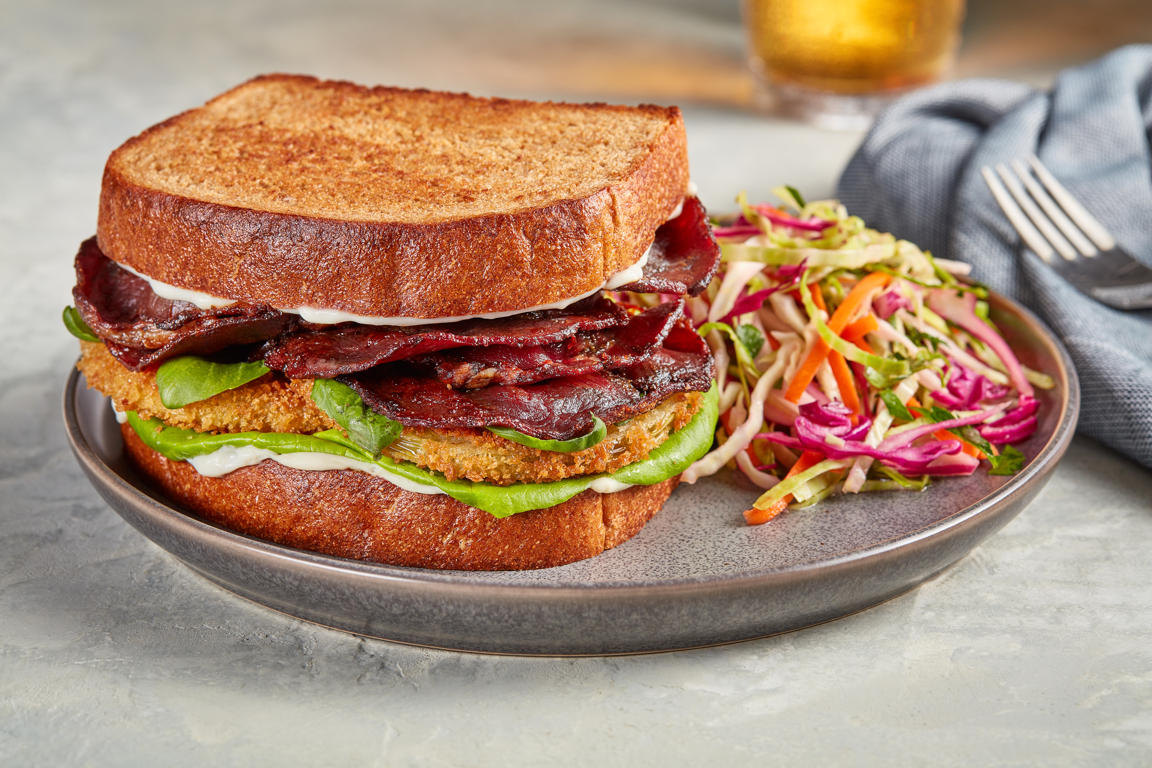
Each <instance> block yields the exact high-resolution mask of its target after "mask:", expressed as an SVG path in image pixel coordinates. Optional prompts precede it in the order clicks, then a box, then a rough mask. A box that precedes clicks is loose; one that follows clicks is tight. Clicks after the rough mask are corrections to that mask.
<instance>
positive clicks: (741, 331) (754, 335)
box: [736, 325, 764, 359]
mask: <svg viewBox="0 0 1152 768" xmlns="http://www.w3.org/2000/svg"><path fill="white" fill-rule="evenodd" d="M736 335H737V336H738V337H739V338H740V341H742V342H743V343H744V346H745V347H746V348H747V349H748V354H749V355H751V356H752V358H753V359H755V358H756V355H758V354H760V350H762V349H764V334H762V333H761V332H760V329H759V328H757V327H756V326H754V325H739V326H737V327H736Z"/></svg>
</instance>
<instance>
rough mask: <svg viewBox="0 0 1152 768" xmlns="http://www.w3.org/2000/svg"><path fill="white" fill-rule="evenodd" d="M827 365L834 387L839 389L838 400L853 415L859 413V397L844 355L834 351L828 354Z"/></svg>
mask: <svg viewBox="0 0 1152 768" xmlns="http://www.w3.org/2000/svg"><path fill="white" fill-rule="evenodd" d="M828 365H829V366H831V368H832V375H833V376H834V377H835V378H836V386H838V387H839V388H840V400H841V402H843V403H844V405H846V406H848V408H849V409H850V410H851V411H852V413H854V414H859V413H860V397H859V395H857V393H856V382H854V381H853V380H852V371H851V370H850V369H849V368H848V362H847V361H846V360H845V359H844V355H842V354H840V353H839V352H837V351H836V350H834V349H833V350H831V351H830V352H829V353H828Z"/></svg>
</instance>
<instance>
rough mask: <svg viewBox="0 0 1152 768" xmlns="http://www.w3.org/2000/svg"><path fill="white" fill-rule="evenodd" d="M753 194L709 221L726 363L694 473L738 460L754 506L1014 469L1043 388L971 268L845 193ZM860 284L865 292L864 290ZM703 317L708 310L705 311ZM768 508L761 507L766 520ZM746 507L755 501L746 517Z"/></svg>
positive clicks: (1047, 381)
mask: <svg viewBox="0 0 1152 768" xmlns="http://www.w3.org/2000/svg"><path fill="white" fill-rule="evenodd" d="M775 193H776V195H777V197H779V198H780V199H781V201H782V203H783V204H782V206H779V207H776V206H770V205H765V204H756V205H753V204H750V203H749V202H748V200H747V199H746V197H745V196H744V195H743V194H741V195H740V196H739V197H738V198H737V201H736V202H737V203H738V205H739V208H740V213H739V214H738V215H737V216H735V217H733V218H730V219H728V220H724V221H716V222H714V223H713V232H714V234H715V235H716V237H717V239H718V240H719V242H720V247H721V253H722V256H723V264H722V266H721V269H722V272H721V275H720V277H719V279H718V280H716V281H714V282H713V286H712V287H711V288H710V290H709V291H708V292H707V293H706V294H705V295H703V296H701V297H700V298H699V299H696V300H694V301H698V302H700V306H699V307H697V308H696V309H694V313H695V314H694V317H695V316H697V315H698V316H699V317H698V318H697V319H698V322H697V325H698V326H699V327H700V332H701V333H703V334H707V335H708V338H709V341H710V343H711V344H712V346H713V349H714V350H715V351H716V352H717V362H718V364H720V366H721V367H722V368H723V370H722V371H721V381H722V382H725V381H728V379H729V378H734V379H735V381H728V384H727V386H726V387H724V385H723V383H722V384H721V386H722V387H723V388H724V397H723V398H722V405H721V413H722V417H721V420H720V423H721V427H720V428H719V429H718V430H717V436H718V443H719V447H717V448H716V449H714V450H713V451H711V452H710V453H708V454H707V455H706V456H704V457H703V458H701V459H700V460H699V461H697V462H696V463H695V464H693V465H692V466H691V467H689V468H688V470H687V471H686V472H685V473H684V475H683V478H682V479H683V480H684V481H685V482H689V483H691V482H695V481H696V480H697V479H698V478H700V477H703V476H706V475H710V474H712V473H714V472H716V471H718V470H719V469H720V468H721V467H722V466H725V465H727V466H730V467H733V468H734V469H736V470H737V471H740V472H743V473H744V474H745V475H746V476H747V477H748V478H749V479H750V480H751V481H752V482H753V483H754V484H756V485H757V486H759V487H760V488H763V489H766V492H765V493H764V495H762V496H761V497H760V498H759V499H758V500H757V501H756V503H755V505H754V507H755V509H757V510H774V511H779V509H782V508H783V507H782V505H786V504H788V503H789V502H791V503H793V504H794V505H795V506H801V505H807V504H811V503H815V502H816V501H818V500H819V499H822V498H824V497H826V496H827V495H829V494H832V493H858V492H867V491H884V490H923V489H924V488H925V487H926V486H927V485H928V484H929V481H930V478H931V477H933V476H947V475H965V474H971V473H972V472H973V471H975V469H976V468H977V466H979V465H980V464H982V463H986V464H987V465H988V466H989V468H990V471H991V472H993V473H995V474H1010V473H1012V472H1015V471H1018V470H1019V468H1020V467H1021V466H1022V463H1023V456H1022V454H1020V452H1019V451H1018V450H1016V449H1014V448H1012V447H1010V446H1009V445H1007V444H1008V443H1015V442H1019V441H1022V440H1025V439H1026V438H1027V437H1028V436H1029V435H1031V434H1032V432H1033V431H1034V430H1035V428H1036V423H1037V418H1036V411H1037V408H1038V403H1037V400H1036V399H1035V392H1034V388H1036V387H1038V388H1041V389H1047V388H1051V387H1052V386H1053V385H1054V382H1053V380H1052V378H1051V377H1050V376H1048V375H1047V374H1045V373H1043V372H1039V371H1032V370H1030V369H1028V368H1026V367H1024V366H1023V365H1022V364H1021V363H1020V362H1019V361H1018V360H1017V359H1016V357H1015V355H1014V354H1013V352H1012V351H1011V349H1010V348H1009V347H1008V344H1007V343H1006V342H1005V341H1004V339H1003V337H1002V336H1000V334H999V332H998V331H997V329H996V327H995V326H994V325H993V324H992V323H991V321H990V320H989V319H988V316H987V304H986V303H985V302H983V301H982V300H983V299H984V298H986V293H985V292H984V290H983V288H981V287H980V286H978V285H975V284H971V283H964V282H960V281H958V280H957V279H956V276H957V275H960V276H964V275H967V274H968V271H969V267H968V265H966V264H962V263H959V262H953V261H945V260H936V259H934V258H933V257H932V254H930V253H928V252H926V251H922V250H921V249H920V248H918V247H917V246H916V245H914V244H912V243H909V242H907V241H905V240H899V239H897V238H895V237H894V236H892V235H891V234H888V233H884V232H878V231H877V230H874V229H870V228H869V227H867V226H866V225H865V224H864V222H863V221H862V220H861V219H860V218H859V217H856V216H850V215H848V212H847V211H846V210H845V208H844V206H842V205H841V204H840V203H839V202H838V201H836V200H817V201H812V202H805V201H804V200H803V198H802V197H801V195H800V193H799V192H797V191H796V190H794V189H792V188H791V187H781V188H779V189H777V190H775ZM858 286H859V290H857V287H858ZM704 319H706V320H707V321H708V322H699V321H700V320H704ZM774 511H773V512H771V513H769V514H767V515H764V516H762V518H761V519H771V517H772V516H774ZM751 515H752V512H751V511H750V512H749V513H745V516H746V517H748V518H749V519H750V520H752V519H753V517H752V516H751Z"/></svg>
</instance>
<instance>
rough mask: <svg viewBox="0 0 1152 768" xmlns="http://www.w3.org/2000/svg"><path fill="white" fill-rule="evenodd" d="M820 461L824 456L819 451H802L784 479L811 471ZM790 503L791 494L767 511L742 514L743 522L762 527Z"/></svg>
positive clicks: (752, 510)
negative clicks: (807, 470)
mask: <svg viewBox="0 0 1152 768" xmlns="http://www.w3.org/2000/svg"><path fill="white" fill-rule="evenodd" d="M822 461H824V454H822V453H820V452H819V451H804V453H802V454H800V458H799V459H797V460H796V463H795V464H793V465H792V469H790V470H788V474H787V475H785V476H784V479H785V480H787V479H788V478H790V477H792V476H793V475H798V474H800V473H801V472H803V471H804V470H806V469H811V468H812V467H814V466H816V465H817V464H819V463H820V462H822ZM790 501H792V494H788V495H787V496H784V497H783V498H781V499H780V500H779V501H777V502H776V503H775V504H773V505H772V506H770V507H768V508H767V509H756V508H755V507H753V508H752V509H749V510H748V511H747V512H745V513H744V520H745V521H747V523H748V525H763V524H764V523H766V522H768V521H769V520H771V519H772V518H774V517H776V515H778V514H780V513H781V512H783V511H784V508H785V507H787V506H788V502H790Z"/></svg>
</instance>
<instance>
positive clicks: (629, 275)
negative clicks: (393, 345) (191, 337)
mask: <svg viewBox="0 0 1152 768" xmlns="http://www.w3.org/2000/svg"><path fill="white" fill-rule="evenodd" d="M651 250H652V249H651V247H649V249H648V250H647V251H645V252H644V255H643V256H641V257H640V260H639V261H637V262H636V263H635V264H633V265H632V266H630V267H628V269H625V270H622V271H620V272H617V273H616V274H615V275H613V276H612V277H610V278H608V281H607V282H605V283H604V285H602V286H600V287H599V288H593V289H592V290H590V291H588V292H587V293H582V294H580V295H579V296H573V297H572V298H569V299H561V300H560V301H554V302H552V303H551V304H540V305H538V306H535V307H528V308H527V309H514V310H510V311H507V312H485V313H484V314H480V315H456V316H453V317H432V318H425V317H375V316H372V315H356V314H353V313H351V312H342V311H340V310H338V309H317V308H316V307H294V308H288V307H276V309H277V310H278V311H280V312H287V313H289V314H293V315H300V318H301V319H303V320H305V321H307V322H309V323H316V324H318V325H334V324H336V323H360V324H361V325H432V324H434V323H456V322H459V321H461V320H477V319H480V320H495V319H497V318H500V317H511V316H512V315H519V314H521V313H522V312H538V311H540V310H544V309H564V307H567V306H569V305H571V304H575V303H576V302H578V301H580V300H581V299H586V298H588V297H589V296H591V295H592V294H594V293H599V292H600V291H603V290H609V291H611V290H615V289H616V288H619V287H620V286H622V285H628V283H634V282H636V281H637V280H639V279H640V278H641V276H642V275H643V273H644V265H645V264H647V263H648V254H649V253H650V252H651ZM117 263H119V262H117ZM120 266H121V267H124V269H126V270H128V271H129V272H131V273H132V274H134V275H136V276H137V277H139V278H142V279H144V280H147V281H148V285H150V286H152V291H153V292H154V293H155V294H156V295H157V296H160V297H161V298H164V299H170V300H172V301H187V302H188V303H190V304H195V305H196V307H197V308H198V309H212V308H214V307H226V306H228V305H229V304H235V303H236V302H235V301H232V300H231V299H221V298H219V297H217V296H210V295H209V294H207V293H200V292H199V291H193V290H189V289H187V288H177V287H176V286H174V285H168V284H167V283H162V282H160V281H159V280H155V279H153V278H151V277H148V276H147V275H143V274H140V273H139V272H137V271H136V270H134V269H132V268H131V267H125V266H124V265H123V264H120Z"/></svg>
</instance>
